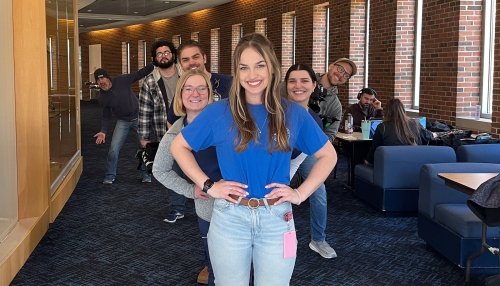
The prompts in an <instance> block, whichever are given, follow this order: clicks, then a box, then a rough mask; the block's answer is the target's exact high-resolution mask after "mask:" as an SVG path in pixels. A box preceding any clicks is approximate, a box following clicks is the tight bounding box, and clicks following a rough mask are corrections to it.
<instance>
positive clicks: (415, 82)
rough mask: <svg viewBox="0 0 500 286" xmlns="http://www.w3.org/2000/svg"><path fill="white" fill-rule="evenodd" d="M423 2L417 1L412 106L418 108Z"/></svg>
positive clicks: (421, 0)
mask: <svg viewBox="0 0 500 286" xmlns="http://www.w3.org/2000/svg"><path fill="white" fill-rule="evenodd" d="M422 3H423V0H417V1H416V3H415V4H416V5H417V7H416V9H415V10H416V11H415V64H414V67H415V68H414V72H413V102H412V108H413V109H418V106H419V103H420V60H421V48H422Z"/></svg>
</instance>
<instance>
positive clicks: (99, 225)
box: [11, 102, 482, 286]
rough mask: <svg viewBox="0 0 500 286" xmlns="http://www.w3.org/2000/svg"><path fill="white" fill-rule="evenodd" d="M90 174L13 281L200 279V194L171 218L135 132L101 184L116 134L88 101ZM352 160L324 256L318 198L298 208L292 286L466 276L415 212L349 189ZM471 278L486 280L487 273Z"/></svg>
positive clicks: (333, 184)
mask: <svg viewBox="0 0 500 286" xmlns="http://www.w3.org/2000/svg"><path fill="white" fill-rule="evenodd" d="M81 110H82V154H83V157H84V171H83V175H82V177H81V179H80V181H79V183H78V186H77V187H76V189H75V191H74V193H73V195H72V196H71V198H70V199H69V201H68V202H67V204H66V206H65V207H64V209H63V210H62V212H61V214H60V215H59V216H58V218H57V219H56V221H55V222H54V223H53V224H51V225H50V227H49V230H48V232H47V234H46V235H45V237H44V238H43V239H42V241H41V242H40V244H39V245H38V246H37V247H36V249H35V250H34V252H33V253H32V254H31V256H30V258H29V259H28V261H27V262H26V264H25V265H24V267H23V268H22V269H21V271H20V272H19V273H18V274H17V276H16V277H15V279H14V280H13V282H12V284H11V285H13V286H17V285H23V286H27V285H197V284H196V276H197V274H198V272H199V271H200V269H201V268H202V257H203V253H202V248H201V241H200V239H199V238H198V228H197V223H196V215H195V213H194V209H193V203H192V202H191V201H188V211H187V213H186V217H185V218H184V219H182V220H180V221H178V222H176V223H175V224H167V223H165V222H163V221H162V220H163V218H164V216H165V214H166V213H167V209H168V197H167V194H166V192H165V191H164V189H163V187H162V186H161V185H160V184H159V183H158V182H156V181H153V183H151V184H142V183H141V182H140V180H139V176H138V172H137V170H136V167H137V161H136V159H135V158H134V156H135V151H136V143H135V137H134V135H133V134H130V136H129V140H128V141H127V143H126V144H125V146H124V148H123V149H122V152H121V155H120V156H121V157H120V162H119V171H118V176H117V179H116V182H115V183H114V184H113V185H102V184H101V181H102V179H103V177H104V170H105V160H106V153H107V149H108V147H109V143H107V144H105V145H103V146H97V145H95V143H94V138H92V136H93V135H94V134H95V133H96V132H98V130H99V124H100V111H99V106H98V104H97V103H95V102H82V104H81ZM346 170H347V167H346V160H345V158H343V157H340V160H339V164H338V174H337V178H334V177H333V175H331V176H330V177H329V178H328V180H327V181H326V186H327V191H328V204H329V210H328V220H329V223H328V228H327V240H328V241H329V243H330V244H331V245H332V246H333V247H334V248H335V250H336V251H337V254H338V257H337V258H335V259H323V258H322V257H320V256H319V255H318V254H316V253H315V252H312V251H311V250H310V249H309V247H308V243H309V206H308V203H307V202H306V203H303V204H301V205H300V206H298V207H294V217H295V220H296V228H297V232H298V233H297V236H298V239H299V246H298V258H297V262H296V266H295V271H294V274H293V277H292V281H291V285H353V286H354V285H453V286H456V285H463V284H464V283H463V279H464V275H463V270H462V269H459V268H458V267H456V266H454V265H452V264H451V263H450V262H448V261H447V260H446V259H444V258H442V257H441V256H439V255H438V254H436V253H435V252H433V251H432V250H430V249H428V248H427V247H426V245H425V243H424V242H423V241H422V240H421V239H419V238H418V236H417V220H416V218H415V217H386V216H384V215H382V214H381V213H379V212H377V211H376V210H374V209H372V208H370V207H369V206H367V205H365V204H363V203H362V202H360V201H359V200H357V199H356V198H355V197H354V196H353V194H352V191H350V190H348V189H345V188H344V184H343V183H344V182H345V181H346ZM471 285H482V279H481V277H479V278H475V280H474V282H473V283H471Z"/></svg>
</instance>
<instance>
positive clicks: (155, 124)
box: [137, 68, 174, 141]
mask: <svg viewBox="0 0 500 286" xmlns="http://www.w3.org/2000/svg"><path fill="white" fill-rule="evenodd" d="M158 80H162V79H161V75H160V72H159V71H158V69H157V68H155V70H154V71H153V72H152V73H150V74H149V75H148V76H146V77H145V78H144V82H143V83H142V86H141V91H140V92H139V118H138V126H137V133H139V137H140V138H142V139H145V140H150V138H151V135H152V134H154V135H155V137H156V140H157V141H160V140H161V138H162V137H163V135H165V133H166V132H167V110H168V109H167V107H166V106H165V101H164V100H163V94H162V92H161V90H160V87H159V86H158ZM167 97H168V99H169V101H171V100H172V99H173V97H174V95H173V94H169V95H167ZM169 103H171V102H169Z"/></svg>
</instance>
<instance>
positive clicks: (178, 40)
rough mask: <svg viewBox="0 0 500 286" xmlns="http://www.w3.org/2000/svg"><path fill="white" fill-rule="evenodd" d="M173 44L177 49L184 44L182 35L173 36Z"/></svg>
mask: <svg viewBox="0 0 500 286" xmlns="http://www.w3.org/2000/svg"><path fill="white" fill-rule="evenodd" d="M172 43H173V44H174V47H175V48H176V49H177V48H178V47H179V45H180V44H182V38H181V35H174V36H172Z"/></svg>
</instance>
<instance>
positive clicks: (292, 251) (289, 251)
mask: <svg viewBox="0 0 500 286" xmlns="http://www.w3.org/2000/svg"><path fill="white" fill-rule="evenodd" d="M295 256H297V235H296V233H295V230H293V231H287V232H285V233H284V234H283V258H285V259H286V258H294V257H295Z"/></svg>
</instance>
